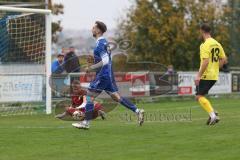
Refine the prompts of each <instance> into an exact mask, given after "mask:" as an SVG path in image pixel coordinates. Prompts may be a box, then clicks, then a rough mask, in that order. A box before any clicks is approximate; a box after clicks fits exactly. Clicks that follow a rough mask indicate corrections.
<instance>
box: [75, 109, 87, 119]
mask: <svg viewBox="0 0 240 160" xmlns="http://www.w3.org/2000/svg"><path fill="white" fill-rule="evenodd" d="M72 117H73V119H74V120H79V121H82V120H83V119H84V117H85V114H84V113H83V112H82V111H79V110H78V111H74V112H73V114H72Z"/></svg>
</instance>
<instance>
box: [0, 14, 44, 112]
mask: <svg viewBox="0 0 240 160" xmlns="http://www.w3.org/2000/svg"><path fill="white" fill-rule="evenodd" d="M45 36H46V28H45V15H44V14H36V13H19V12H18V13H17V12H6V11H0V116H3V115H18V114H19V115H21V114H30V113H31V114H33V113H35V111H39V109H40V110H42V111H43V110H45V107H46V106H45V103H46V102H45V97H46V94H45V93H46V82H45V77H46V72H45V57H46V54H45V50H46V40H45V39H46V37H45Z"/></svg>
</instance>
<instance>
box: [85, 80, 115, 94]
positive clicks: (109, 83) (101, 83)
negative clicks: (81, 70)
mask: <svg viewBox="0 0 240 160" xmlns="http://www.w3.org/2000/svg"><path fill="white" fill-rule="evenodd" d="M89 90H90V91H94V92H97V93H101V92H102V91H106V92H109V93H114V92H117V91H118V88H117V85H116V81H115V79H114V78H113V77H110V76H102V77H98V76H97V77H96V78H95V80H93V81H92V82H91V83H90V86H89Z"/></svg>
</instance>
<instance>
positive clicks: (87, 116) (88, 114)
mask: <svg viewBox="0 0 240 160" xmlns="http://www.w3.org/2000/svg"><path fill="white" fill-rule="evenodd" d="M85 109H86V112H85V120H92V119H93V111H94V104H93V102H92V100H91V98H90V97H89V96H87V104H86V106H85Z"/></svg>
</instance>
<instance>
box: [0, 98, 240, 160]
mask: <svg viewBox="0 0 240 160" xmlns="http://www.w3.org/2000/svg"><path fill="white" fill-rule="evenodd" d="M211 102H212V104H213V105H214V106H215V108H216V109H217V110H218V112H219V113H220V116H221V122H220V123H219V124H217V125H216V126H206V125H205V122H206V119H207V114H206V113H205V112H204V111H203V110H202V109H201V108H200V107H199V106H198V104H197V103H196V102H194V101H175V102H167V101H163V102H159V103H146V104H140V105H141V107H143V108H144V109H145V111H146V112H147V113H148V114H147V116H148V121H147V122H146V123H145V124H144V126H142V127H138V126H137V125H136V123H135V120H129V117H128V121H126V120H124V117H125V113H128V115H129V114H130V112H128V111H126V110H125V109H124V108H123V107H120V106H119V107H117V108H116V109H115V110H114V111H112V112H110V113H109V114H108V119H107V120H105V121H102V120H100V119H97V120H94V121H93V122H92V124H91V129H90V130H88V131H86V130H78V129H75V128H72V127H71V122H69V121H61V120H57V119H54V116H46V115H38V116H36V115H35V116H9V117H0V160H75V159H78V160H82V159H84V160H165V159H169V160H208V159H209V160H231V159H232V160H237V159H240V154H239V153H240V143H239V142H240V135H239V134H240V126H239V125H240V119H239V118H240V106H239V105H240V99H211ZM190 108H191V119H182V120H174V119H171V118H170V119H169V120H167V118H166V117H162V118H159V117H158V118H157V119H156V120H155V121H154V118H151V117H150V114H152V115H153V114H154V113H157V114H156V115H157V116H159V115H160V113H161V114H162V115H163V114H164V115H169V116H170V117H171V115H173V114H174V115H189V114H190ZM130 115H131V114H130ZM188 118H189V117H188Z"/></svg>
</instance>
